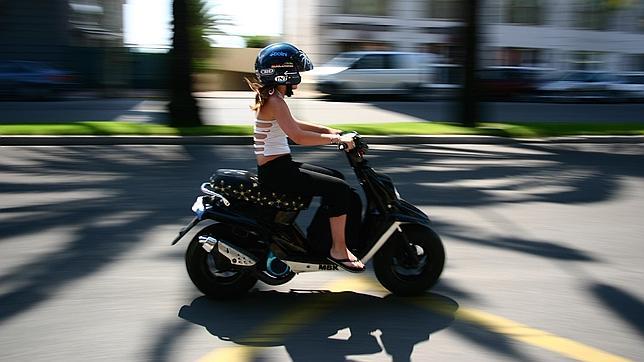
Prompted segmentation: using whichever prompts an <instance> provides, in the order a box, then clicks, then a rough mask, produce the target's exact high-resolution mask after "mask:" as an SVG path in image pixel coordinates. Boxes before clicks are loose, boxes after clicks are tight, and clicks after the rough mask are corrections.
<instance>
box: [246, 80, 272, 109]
mask: <svg viewBox="0 0 644 362" xmlns="http://www.w3.org/2000/svg"><path fill="white" fill-rule="evenodd" d="M244 80H246V83H248V86H249V87H250V89H252V90H253V91H254V92H255V104H253V105H251V106H250V109H252V110H253V111H258V110H259V109H260V108H261V107H262V106H263V105H264V103H266V100H267V99H268V97H270V96H271V95H273V93H274V92H275V87H274V86H266V85H264V84H262V82H260V81H259V80H257V78H255V79H253V80H250V79H248V78H246V77H244Z"/></svg>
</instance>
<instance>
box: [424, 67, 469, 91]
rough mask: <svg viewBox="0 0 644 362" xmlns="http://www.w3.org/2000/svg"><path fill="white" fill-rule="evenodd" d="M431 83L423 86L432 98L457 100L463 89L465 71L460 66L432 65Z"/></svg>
mask: <svg viewBox="0 0 644 362" xmlns="http://www.w3.org/2000/svg"><path fill="white" fill-rule="evenodd" d="M429 73H430V76H429V81H428V82H427V83H425V84H424V85H423V88H424V91H425V93H426V94H427V96H428V97H430V98H456V97H458V96H459V92H460V91H461V89H462V87H463V69H462V67H461V66H460V65H458V64H448V63H435V64H431V65H430V72H429Z"/></svg>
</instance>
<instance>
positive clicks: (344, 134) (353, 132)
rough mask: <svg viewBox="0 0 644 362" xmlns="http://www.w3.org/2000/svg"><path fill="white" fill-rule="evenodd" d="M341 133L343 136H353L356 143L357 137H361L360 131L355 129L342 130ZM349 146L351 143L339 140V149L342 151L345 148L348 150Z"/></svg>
mask: <svg viewBox="0 0 644 362" xmlns="http://www.w3.org/2000/svg"><path fill="white" fill-rule="evenodd" d="M340 135H341V136H346V135H349V136H351V138H353V142H354V143H355V141H356V137H360V135H359V134H358V132H355V131H349V132H342V133H340ZM356 146H357V144H356ZM348 147H349V145H347V144H346V143H344V142H338V150H340V151H344V150H346V149H347V148H348Z"/></svg>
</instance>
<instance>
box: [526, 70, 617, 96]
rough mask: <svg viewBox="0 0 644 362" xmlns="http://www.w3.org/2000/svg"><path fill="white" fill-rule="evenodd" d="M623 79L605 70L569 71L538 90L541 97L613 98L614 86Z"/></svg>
mask: <svg viewBox="0 0 644 362" xmlns="http://www.w3.org/2000/svg"><path fill="white" fill-rule="evenodd" d="M620 82H621V80H620V78H619V77H617V76H616V75H615V74H613V73H609V72H605V71H589V70H575V71H567V72H564V73H563V74H561V75H560V76H559V77H558V78H556V79H554V80H552V81H550V82H546V83H544V84H543V85H542V86H541V87H539V89H538V91H539V93H540V96H541V97H544V98H546V99H554V100H563V101H566V100H576V101H581V100H598V99H599V100H611V99H613V98H614V95H615V91H614V87H615V85H616V84H618V83H620Z"/></svg>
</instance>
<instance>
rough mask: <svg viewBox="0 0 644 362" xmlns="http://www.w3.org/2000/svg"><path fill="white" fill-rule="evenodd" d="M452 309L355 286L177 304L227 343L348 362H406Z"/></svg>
mask: <svg viewBox="0 0 644 362" xmlns="http://www.w3.org/2000/svg"><path fill="white" fill-rule="evenodd" d="M430 309H433V310H434V311H432V310H430ZM457 309H458V304H457V303H456V302H455V301H454V300H452V299H450V298H447V297H445V296H442V295H438V294H428V295H427V296H425V297H421V298H414V299H402V298H397V297H394V296H392V295H388V296H386V297H384V298H381V297H376V296H371V295H367V294H360V293H354V292H342V293H331V292H327V291H306V292H303V291H298V292H293V291H292V292H290V293H282V292H275V291H271V292H265V291H257V292H254V293H251V294H250V295H249V296H248V297H247V298H245V299H243V300H241V301H234V302H231V301H213V300H210V299H208V298H206V297H199V298H197V299H195V300H193V301H192V303H191V304H190V305H189V306H183V307H181V309H180V311H179V317H181V318H182V319H184V320H186V321H189V322H191V323H194V324H198V325H201V326H204V327H205V328H206V329H207V330H208V332H209V333H211V334H212V335H214V336H216V337H218V338H219V339H221V340H224V341H231V342H234V343H237V344H241V345H246V346H257V347H271V346H284V347H285V348H286V350H287V352H288V354H289V357H290V358H291V359H292V360H293V361H314V360H320V361H321V360H324V361H345V360H346V359H347V356H351V355H364V354H375V353H380V352H384V353H386V354H388V355H390V356H391V357H393V360H395V361H409V360H410V357H411V353H412V350H413V348H414V346H415V345H416V344H418V343H421V342H424V341H427V340H429V338H430V336H431V334H432V333H434V332H436V331H439V330H441V329H444V328H447V327H448V326H449V325H450V324H451V323H452V322H453V319H454V313H455V312H456V310H457ZM303 311H304V312H303ZM302 315H303V316H304V317H303V318H298V316H302ZM339 331H340V333H338V332H339ZM155 357H159V356H155Z"/></svg>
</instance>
